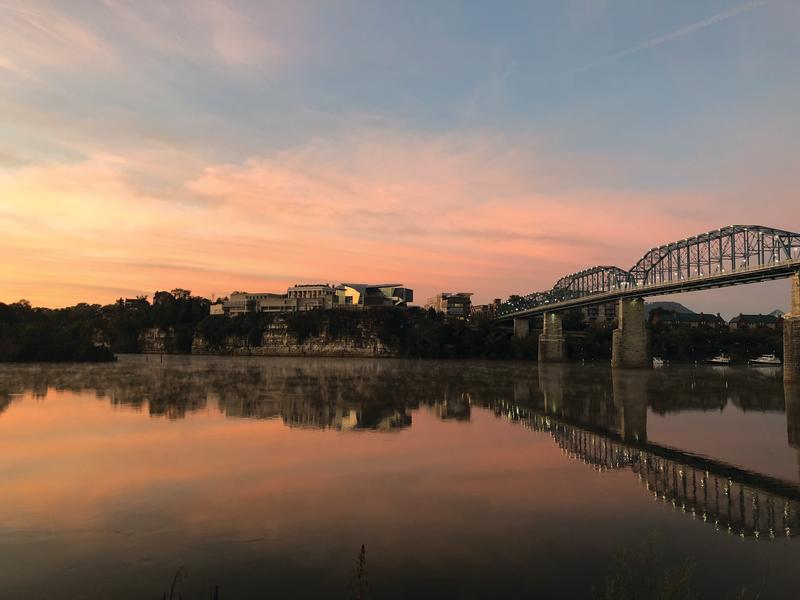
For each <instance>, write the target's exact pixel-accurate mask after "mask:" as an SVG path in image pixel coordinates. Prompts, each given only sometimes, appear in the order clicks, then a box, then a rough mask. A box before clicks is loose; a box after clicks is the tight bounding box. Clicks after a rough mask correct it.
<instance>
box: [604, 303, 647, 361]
mask: <svg viewBox="0 0 800 600" xmlns="http://www.w3.org/2000/svg"><path fill="white" fill-rule="evenodd" d="M644 314H645V313H644V300H642V299H641V298H632V299H623V300H620V301H619V310H618V311H617V320H618V322H619V325H618V327H617V329H615V330H614V337H613V339H612V344H611V366H612V367H614V368H621V369H650V368H652V367H653V359H652V358H651V356H650V332H649V331H647V328H646V327H645V323H644V320H645V319H644Z"/></svg>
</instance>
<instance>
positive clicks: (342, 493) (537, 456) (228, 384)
mask: <svg viewBox="0 0 800 600" xmlns="http://www.w3.org/2000/svg"><path fill="white" fill-rule="evenodd" d="M798 445H800V394H798V391H797V390H795V389H792V388H788V387H787V388H784V385H783V383H782V381H781V374H780V372H776V371H772V370H770V369H747V368H735V367H722V368H720V367H717V368H713V367H709V368H690V367H668V368H663V369H658V370H656V371H653V372H647V373H640V372H627V373H614V374H612V373H611V371H610V369H608V368H606V367H600V366H578V365H575V366H570V367H565V366H548V367H545V366H543V365H539V366H537V365H536V364H535V363H497V362H433V361H424V362H421V361H420V362H417V361H392V360H379V361H378V360H376V361H370V360H346V359H337V360H327V359H319V360H317V359H283V358H253V359H248V358H197V357H171V358H165V359H164V361H163V363H162V362H160V361H159V359H158V357H152V356H151V357H145V356H133V357H122V358H121V359H120V361H119V362H118V363H116V364H108V365H21V366H9V365H0V598H157V597H160V596H161V594H162V593H163V592H164V591H166V590H168V588H169V585H170V582H171V580H172V578H173V575H174V574H175V573H176V572H177V571H178V569H179V568H181V567H183V569H184V572H185V577H184V579H183V581H182V582H181V583H180V591H181V593H182V594H183V595H184V598H187V599H188V598H207V597H208V594H209V591H210V590H211V589H212V588H213V586H214V585H219V587H220V592H221V598H222V599H223V600H226V599H228V598H251V597H258V598H267V597H270V598H283V597H291V598H302V597H306V598H312V597H313V598H318V597H337V598H338V597H347V595H348V589H349V586H351V583H352V582H353V580H354V578H355V577H356V574H357V568H356V565H357V560H358V556H359V551H360V549H361V545H362V544H363V545H364V546H365V548H366V573H364V576H365V578H366V579H367V580H368V582H369V590H370V594H371V597H373V598H377V599H380V598H404V597H405V598H409V597H432V598H450V597H458V598H491V597H527V598H532V597H570V596H572V597H587V596H590V595H591V593H592V588H593V587H599V588H602V584H603V580H604V577H605V576H606V575H607V574H608V573H609V572H610V571H611V570H612V569H613V556H614V554H615V553H616V552H618V551H619V550H620V549H621V548H622V547H623V546H629V547H634V548H637V547H639V546H640V544H641V543H642V541H643V540H644V539H647V538H652V539H654V540H655V544H656V546H657V547H658V548H659V551H660V553H661V554H662V559H663V561H664V563H665V564H666V565H668V566H674V565H678V564H680V563H681V562H682V561H683V560H684V559H685V558H687V557H690V558H691V559H692V560H693V561H694V562H695V563H696V569H695V571H694V577H695V580H696V582H697V584H698V585H699V587H700V589H701V591H702V592H703V593H704V594H705V596H706V597H709V598H717V597H726V598H732V597H734V595H735V594H736V593H737V592H738V591H740V590H741V589H742V588H743V587H747V588H748V589H749V590H751V591H752V593H753V596H755V594H756V593H758V592H760V593H761V597H762V598H796V597H797V593H798V589H800V569H798V568H797V565H798V564H800V538H796V537H794V536H795V535H796V534H798V533H800V488H799V487H798V464H799V463H798V450H797V447H798Z"/></svg>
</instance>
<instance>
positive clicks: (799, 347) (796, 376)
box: [783, 271, 800, 383]
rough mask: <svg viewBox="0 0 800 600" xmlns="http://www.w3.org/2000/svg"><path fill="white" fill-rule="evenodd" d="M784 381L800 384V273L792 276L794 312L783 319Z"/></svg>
mask: <svg viewBox="0 0 800 600" xmlns="http://www.w3.org/2000/svg"><path fill="white" fill-rule="evenodd" d="M783 380H784V381H794V382H798V383H800V271H798V272H797V273H795V274H794V275H792V310H791V312H790V313H789V314H788V315H784V317H783Z"/></svg>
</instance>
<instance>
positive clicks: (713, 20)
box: [573, 0, 767, 74]
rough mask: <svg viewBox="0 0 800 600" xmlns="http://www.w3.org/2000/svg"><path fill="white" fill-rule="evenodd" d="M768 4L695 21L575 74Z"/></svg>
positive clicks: (762, 1)
mask: <svg viewBox="0 0 800 600" xmlns="http://www.w3.org/2000/svg"><path fill="white" fill-rule="evenodd" d="M765 4H767V0H755V1H753V2H746V3H744V4H741V5H739V6H736V7H734V8H730V9H728V10H724V11H722V12H720V13H717V14H716V15H713V16H711V17H708V18H707V19H703V20H701V21H695V22H694V23H691V24H690V25H686V26H685V27H681V28H680V29H676V30H674V31H670V32H669V33H665V34H664V35H660V36H658V37H655V38H653V39H650V40H647V41H646V42H643V43H641V44H638V45H636V46H631V47H630V48H627V49H625V50H622V51H621V52H616V53H615V54H610V55H608V56H605V57H603V58H601V59H599V60H596V61H594V62H591V63H589V64H587V65H584V66H582V67H579V68H577V69H575V70H574V71H573V74H577V73H583V72H585V71H591V70H592V69H596V68H597V67H602V66H604V65H608V64H611V63H614V62H617V61H618V60H622V59H623V58H627V57H629V56H633V55H634V54H637V53H639V52H642V51H644V50H650V49H652V48H656V47H658V46H661V45H663V44H666V43H668V42H671V41H672V40H675V39H678V38H681V37H684V36H686V35H689V34H692V33H695V32H696V31H700V30H701V29H705V28H706V27H711V26H712V25H716V24H717V23H721V22H722V21H726V20H727V19H730V18H732V17H736V16H738V15H741V14H744V13H747V12H750V11H751V10H755V9H756V8H759V7H761V6H764V5H765Z"/></svg>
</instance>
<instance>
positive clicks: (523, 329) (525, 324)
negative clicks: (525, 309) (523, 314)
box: [514, 319, 531, 339]
mask: <svg viewBox="0 0 800 600" xmlns="http://www.w3.org/2000/svg"><path fill="white" fill-rule="evenodd" d="M530 331H531V321H530V319H514V337H515V338H520V339H522V338H526V337H528V334H529V333H530Z"/></svg>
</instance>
